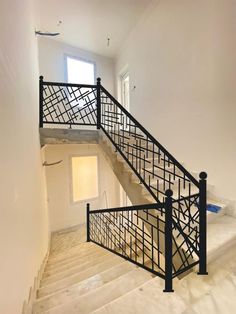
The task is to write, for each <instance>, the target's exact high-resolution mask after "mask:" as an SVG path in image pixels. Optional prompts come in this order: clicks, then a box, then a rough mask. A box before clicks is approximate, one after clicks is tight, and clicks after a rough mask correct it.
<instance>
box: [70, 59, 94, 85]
mask: <svg viewBox="0 0 236 314" xmlns="http://www.w3.org/2000/svg"><path fill="white" fill-rule="evenodd" d="M66 71H67V82H68V83H76V84H90V85H94V84H95V64H94V63H92V62H88V61H85V60H81V59H78V58H74V57H69V56H66Z"/></svg>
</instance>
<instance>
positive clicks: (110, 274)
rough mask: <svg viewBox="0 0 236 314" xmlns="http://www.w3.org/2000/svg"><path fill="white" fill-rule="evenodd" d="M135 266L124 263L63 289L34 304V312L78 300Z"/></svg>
mask: <svg viewBox="0 0 236 314" xmlns="http://www.w3.org/2000/svg"><path fill="white" fill-rule="evenodd" d="M134 268H135V266H134V265H133V264H131V263H129V262H127V261H125V260H124V261H123V262H122V263H121V264H118V265H116V266H114V267H112V268H109V269H108V270H104V271H103V272H100V273H98V274H96V275H94V276H92V277H89V278H88V279H85V280H84V281H81V282H79V283H76V284H74V285H71V286H69V287H67V288H65V289H62V290H60V291H58V292H56V293H54V294H52V295H49V296H46V297H42V298H39V299H38V300H37V301H36V302H35V304H34V312H35V313H40V312H42V311H46V310H48V309H50V308H52V307H55V306H58V305H61V304H63V303H64V302H67V301H68V300H72V299H74V298H77V297H78V296H80V295H83V294H85V293H88V292H90V291H92V290H93V289H95V288H98V287H101V286H102V285H104V284H105V283H107V282H109V281H112V280H114V279H116V278H117V277H119V276H121V275H123V274H125V273H127V272H129V271H131V270H133V269H134Z"/></svg>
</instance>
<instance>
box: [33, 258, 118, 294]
mask: <svg viewBox="0 0 236 314" xmlns="http://www.w3.org/2000/svg"><path fill="white" fill-rule="evenodd" d="M120 263H123V259H122V258H121V257H118V256H116V255H115V254H114V257H113V258H111V259H109V260H105V261H104V262H103V263H100V264H98V265H94V266H93V267H90V268H89V269H86V270H84V271H81V272H79V273H76V274H74V275H71V276H69V277H66V278H64V279H62V280H59V281H57V282H54V283H52V284H50V285H47V286H45V287H41V288H39V289H38V294H37V296H38V297H43V296H46V295H49V294H52V293H55V292H56V291H58V290H61V289H63V288H66V287H69V286H71V285H73V284H76V283H78V282H80V281H83V280H85V279H88V278H89V277H92V276H94V275H96V274H97V273H100V272H102V271H104V270H107V269H109V268H112V267H113V266H115V265H118V264H120Z"/></svg>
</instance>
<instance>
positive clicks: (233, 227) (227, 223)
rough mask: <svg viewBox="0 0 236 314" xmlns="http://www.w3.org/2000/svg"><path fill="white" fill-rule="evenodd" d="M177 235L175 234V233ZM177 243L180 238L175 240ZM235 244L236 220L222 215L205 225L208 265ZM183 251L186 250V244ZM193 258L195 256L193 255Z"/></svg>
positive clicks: (180, 240)
mask: <svg viewBox="0 0 236 314" xmlns="http://www.w3.org/2000/svg"><path fill="white" fill-rule="evenodd" d="M176 235H177V233H176ZM175 239H176V242H177V243H179V244H180V243H182V237H181V238H176V237H175ZM235 244H236V219H235V218H234V217H231V216H228V215H222V216H219V217H218V218H216V219H214V220H213V221H212V222H209V223H208V224H207V262H208V264H209V263H211V262H212V261H214V260H216V259H217V258H219V257H220V256H221V255H222V254H224V252H226V251H227V250H228V249H229V248H230V247H232V246H234V245H235ZM182 247H183V249H185V250H188V247H187V245H186V243H184V244H183V246H182ZM193 255H194V258H195V259H197V255H196V254H195V253H193Z"/></svg>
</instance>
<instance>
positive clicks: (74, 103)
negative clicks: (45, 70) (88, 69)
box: [40, 77, 97, 127]
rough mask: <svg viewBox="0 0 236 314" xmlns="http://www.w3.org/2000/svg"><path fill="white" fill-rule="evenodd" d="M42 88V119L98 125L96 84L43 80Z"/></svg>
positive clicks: (53, 122)
mask: <svg viewBox="0 0 236 314" xmlns="http://www.w3.org/2000/svg"><path fill="white" fill-rule="evenodd" d="M40 89H41V96H42V97H41V106H40V108H41V121H40V126H41V127H42V126H43V124H45V123H50V124H66V125H69V126H71V125H97V100H96V97H97V87H96V85H82V84H67V83H66V84H65V83H51V82H43V77H40Z"/></svg>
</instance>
